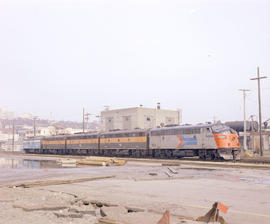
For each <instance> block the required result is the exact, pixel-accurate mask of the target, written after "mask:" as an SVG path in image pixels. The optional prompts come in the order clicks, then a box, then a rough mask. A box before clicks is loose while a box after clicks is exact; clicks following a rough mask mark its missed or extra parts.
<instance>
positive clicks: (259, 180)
mask: <svg viewBox="0 0 270 224" xmlns="http://www.w3.org/2000/svg"><path fill="white" fill-rule="evenodd" d="M240 180H242V181H246V182H251V183H255V184H263V185H267V186H270V179H265V178H254V177H241V178H240Z"/></svg>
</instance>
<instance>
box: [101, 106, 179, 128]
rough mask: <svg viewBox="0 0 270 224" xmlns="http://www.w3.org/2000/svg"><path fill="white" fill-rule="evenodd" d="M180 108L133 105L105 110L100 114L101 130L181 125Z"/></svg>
mask: <svg viewBox="0 0 270 224" xmlns="http://www.w3.org/2000/svg"><path fill="white" fill-rule="evenodd" d="M180 121H181V111H180V110H163V109H160V104H158V106H157V108H145V107H142V106H140V107H132V108H125V109H118V110H105V111H102V112H101V114H100V126H99V129H100V131H110V130H117V129H120V130H132V129H148V128H156V127H163V126H166V125H179V124H180Z"/></svg>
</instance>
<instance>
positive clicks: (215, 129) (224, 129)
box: [212, 124, 231, 133]
mask: <svg viewBox="0 0 270 224" xmlns="http://www.w3.org/2000/svg"><path fill="white" fill-rule="evenodd" d="M212 131H213V133H231V130H230V128H229V127H228V126H226V125H222V124H220V125H214V126H212Z"/></svg>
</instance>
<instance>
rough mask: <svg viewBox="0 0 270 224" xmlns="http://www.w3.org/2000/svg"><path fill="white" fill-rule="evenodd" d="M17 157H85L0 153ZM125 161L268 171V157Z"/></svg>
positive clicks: (80, 157) (269, 167)
mask: <svg viewBox="0 0 270 224" xmlns="http://www.w3.org/2000/svg"><path fill="white" fill-rule="evenodd" d="M1 154H2V155H9V156H18V157H28V158H29V157H32V158H35V157H40V158H48V159H59V158H69V159H71V158H72V159H83V158H85V156H75V155H49V154H25V153H19V152H16V153H15V152H0V156H1ZM119 158H120V159H124V160H126V161H133V162H144V163H160V164H162V165H168V166H172V165H176V166H177V165H197V166H214V167H227V168H253V169H254V168H255V169H270V157H267V158H265V159H263V158H258V159H256V158H252V159H242V160H240V161H237V162H236V163H234V162H233V161H232V160H226V161H203V160H199V159H198V158H181V159H157V158H129V157H119Z"/></svg>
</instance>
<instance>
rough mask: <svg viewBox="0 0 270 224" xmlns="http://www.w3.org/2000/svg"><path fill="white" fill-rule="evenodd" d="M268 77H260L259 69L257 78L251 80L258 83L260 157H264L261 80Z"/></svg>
mask: <svg viewBox="0 0 270 224" xmlns="http://www.w3.org/2000/svg"><path fill="white" fill-rule="evenodd" d="M266 78H267V77H266V76H260V70H259V67H257V78H251V79H250V80H257V81H258V101H259V132H260V155H261V156H263V149H262V109H261V79H266Z"/></svg>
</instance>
